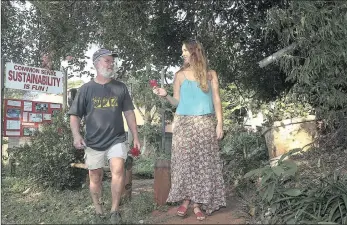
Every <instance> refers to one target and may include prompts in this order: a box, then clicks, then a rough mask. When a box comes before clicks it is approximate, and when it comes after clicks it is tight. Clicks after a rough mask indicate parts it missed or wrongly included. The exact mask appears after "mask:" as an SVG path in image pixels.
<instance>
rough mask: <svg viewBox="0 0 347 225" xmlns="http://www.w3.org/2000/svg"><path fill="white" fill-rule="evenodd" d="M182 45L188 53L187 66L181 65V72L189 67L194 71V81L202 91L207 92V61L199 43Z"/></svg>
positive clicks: (195, 41) (194, 41)
mask: <svg viewBox="0 0 347 225" xmlns="http://www.w3.org/2000/svg"><path fill="white" fill-rule="evenodd" d="M183 44H184V45H185V46H186V48H187V49H188V51H189V53H190V58H189V64H187V65H186V64H185V65H183V67H182V68H181V70H183V69H185V68H187V67H189V66H191V67H192V69H193V70H194V72H195V73H194V76H195V79H196V81H197V82H198V83H199V87H200V88H201V90H202V91H204V92H207V91H208V83H207V69H208V68H207V59H206V56H205V51H204V49H203V47H202V45H201V43H200V42H198V41H197V40H189V41H184V42H183Z"/></svg>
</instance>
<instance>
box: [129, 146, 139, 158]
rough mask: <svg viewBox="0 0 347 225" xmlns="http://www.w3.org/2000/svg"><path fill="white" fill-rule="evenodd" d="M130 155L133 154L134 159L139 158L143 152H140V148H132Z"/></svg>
mask: <svg viewBox="0 0 347 225" xmlns="http://www.w3.org/2000/svg"><path fill="white" fill-rule="evenodd" d="M130 154H131V155H132V156H134V157H137V156H139V155H140V154H141V152H140V150H139V149H138V148H132V149H131V150H130Z"/></svg>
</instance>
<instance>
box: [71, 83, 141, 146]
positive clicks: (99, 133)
mask: <svg viewBox="0 0 347 225" xmlns="http://www.w3.org/2000/svg"><path fill="white" fill-rule="evenodd" d="M128 110H134V105H133V103H132V101H131V98H130V95H129V92H128V89H127V87H126V86H125V84H124V83H122V82H120V81H116V80H111V81H110V82H109V83H107V84H104V85H102V84H98V83H96V82H95V81H93V80H92V81H90V82H88V83H86V84H84V85H82V86H81V87H80V89H79V90H78V93H77V95H76V97H75V99H74V101H73V103H72V105H71V108H70V110H69V112H68V114H69V115H76V116H78V117H80V118H83V117H85V121H86V136H85V139H86V144H87V146H88V147H90V148H92V149H95V150H97V151H104V150H106V149H107V148H109V147H111V146H112V145H114V144H117V143H121V142H124V141H125V140H126V135H125V131H124V125H123V117H122V112H124V111H128Z"/></svg>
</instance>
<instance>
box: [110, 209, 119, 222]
mask: <svg viewBox="0 0 347 225" xmlns="http://www.w3.org/2000/svg"><path fill="white" fill-rule="evenodd" d="M110 221H111V224H121V223H122V217H121V215H120V213H119V212H118V211H114V212H111V218H110Z"/></svg>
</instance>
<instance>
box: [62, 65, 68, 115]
mask: <svg viewBox="0 0 347 225" xmlns="http://www.w3.org/2000/svg"><path fill="white" fill-rule="evenodd" d="M61 68H62V72H63V111H64V112H65V110H66V109H67V69H64V68H63V67H61Z"/></svg>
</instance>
